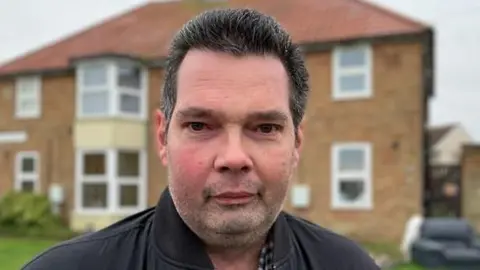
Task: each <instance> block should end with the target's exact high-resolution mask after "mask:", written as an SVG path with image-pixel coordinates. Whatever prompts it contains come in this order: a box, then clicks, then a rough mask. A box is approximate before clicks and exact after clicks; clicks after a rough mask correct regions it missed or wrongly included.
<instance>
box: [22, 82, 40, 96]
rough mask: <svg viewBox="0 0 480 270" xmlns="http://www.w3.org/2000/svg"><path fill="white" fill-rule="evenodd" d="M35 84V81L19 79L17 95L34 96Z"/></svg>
mask: <svg viewBox="0 0 480 270" xmlns="http://www.w3.org/2000/svg"><path fill="white" fill-rule="evenodd" d="M36 88H37V83H36V80H35V79H21V80H20V81H19V82H18V94H19V95H21V96H30V97H31V96H35V95H36Z"/></svg>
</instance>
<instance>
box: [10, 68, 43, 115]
mask: <svg viewBox="0 0 480 270" xmlns="http://www.w3.org/2000/svg"><path fill="white" fill-rule="evenodd" d="M22 84H32V85H33V87H34V88H33V91H32V94H31V95H25V94H24V93H22V92H21V88H22ZM41 92H42V79H41V77H40V76H24V77H19V78H17V79H16V80H15V117H16V118H39V117H40V115H41V111H42V93H41ZM30 99H31V100H33V101H34V102H35V108H34V109H32V110H31V111H24V110H22V107H21V104H22V101H24V100H30Z"/></svg>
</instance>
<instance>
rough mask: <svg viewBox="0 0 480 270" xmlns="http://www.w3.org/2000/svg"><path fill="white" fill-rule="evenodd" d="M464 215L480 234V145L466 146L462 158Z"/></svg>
mask: <svg viewBox="0 0 480 270" xmlns="http://www.w3.org/2000/svg"><path fill="white" fill-rule="evenodd" d="M462 212H463V213H462V215H463V217H465V218H466V219H468V220H469V221H470V222H471V224H472V225H473V226H475V228H476V229H477V231H478V232H480V145H473V144H471V145H465V146H464V148H463V157H462Z"/></svg>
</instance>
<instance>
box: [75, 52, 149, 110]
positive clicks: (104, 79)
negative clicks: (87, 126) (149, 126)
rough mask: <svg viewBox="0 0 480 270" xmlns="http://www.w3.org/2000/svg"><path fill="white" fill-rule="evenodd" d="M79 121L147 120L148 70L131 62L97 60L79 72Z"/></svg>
mask: <svg viewBox="0 0 480 270" xmlns="http://www.w3.org/2000/svg"><path fill="white" fill-rule="evenodd" d="M77 90H78V91H77V92H78V95H77V100H78V104H77V108H78V109H77V115H78V117H79V118H94V117H115V116H120V117H129V118H137V119H146V109H147V108H146V106H147V103H146V96H147V71H146V69H145V68H144V67H142V66H141V65H139V64H136V63H134V62H130V61H106V60H105V61H99V60H97V61H95V62H88V63H82V64H79V65H78V69H77Z"/></svg>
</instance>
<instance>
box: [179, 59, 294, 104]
mask: <svg viewBox="0 0 480 270" xmlns="http://www.w3.org/2000/svg"><path fill="white" fill-rule="evenodd" d="M177 91H178V92H177V105H176V107H177V106H179V107H182V106H195V107H199V106H200V107H208V108H209V109H218V110H230V111H232V110H235V109H237V110H238V111H241V110H242V109H243V110H249V109H250V110H258V109H259V108H261V107H267V108H265V109H272V108H274V109H277V110H278V109H288V107H289V106H288V100H289V79H288V75H287V73H286V71H285V68H284V66H283V64H282V63H281V61H280V60H279V59H278V58H276V57H273V56H256V55H248V56H233V55H230V54H227V53H219V52H212V51H202V50H191V51H189V52H188V53H187V55H186V56H185V58H184V61H183V62H182V65H181V66H180V69H179V71H178V78H177Z"/></svg>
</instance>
